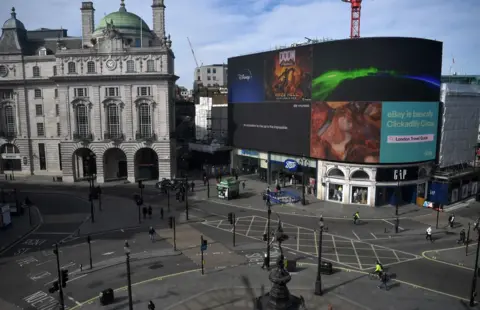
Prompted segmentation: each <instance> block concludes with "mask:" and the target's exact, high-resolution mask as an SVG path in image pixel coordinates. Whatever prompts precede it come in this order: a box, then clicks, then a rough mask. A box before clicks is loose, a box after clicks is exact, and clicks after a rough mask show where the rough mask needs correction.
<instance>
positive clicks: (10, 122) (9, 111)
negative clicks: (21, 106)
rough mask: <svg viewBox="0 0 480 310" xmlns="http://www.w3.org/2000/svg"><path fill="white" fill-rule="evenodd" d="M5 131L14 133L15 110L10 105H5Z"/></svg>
mask: <svg viewBox="0 0 480 310" xmlns="http://www.w3.org/2000/svg"><path fill="white" fill-rule="evenodd" d="M4 113H5V114H4V116H5V131H6V134H7V135H9V136H10V135H14V134H15V110H14V109H13V107H12V106H11V105H7V106H6V107H5V112H4Z"/></svg>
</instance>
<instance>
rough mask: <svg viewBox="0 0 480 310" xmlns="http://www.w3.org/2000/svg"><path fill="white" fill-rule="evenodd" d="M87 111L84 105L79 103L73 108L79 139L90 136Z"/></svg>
mask: <svg viewBox="0 0 480 310" xmlns="http://www.w3.org/2000/svg"><path fill="white" fill-rule="evenodd" d="M88 114H89V111H88V106H87V104H85V103H80V104H78V105H77V106H76V107H75V116H76V120H77V134H78V135H79V136H80V137H88V135H89V134H90V124H89V115H88Z"/></svg>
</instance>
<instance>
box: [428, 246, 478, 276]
mask: <svg viewBox="0 0 480 310" xmlns="http://www.w3.org/2000/svg"><path fill="white" fill-rule="evenodd" d="M458 248H463V246H460V247H454V248H447V249H440V250H430V251H424V252H422V257H423V258H426V259H428V260H429V261H432V262H436V263H440V264H445V265H449V266H454V267H457V268H461V269H466V270H471V271H473V270H474V269H473V268H468V267H465V266H461V265H457V264H453V263H449V262H444V261H442V260H437V259H434V258H431V257H428V256H427V254H426V253H429V252H441V251H448V250H454V249H458Z"/></svg>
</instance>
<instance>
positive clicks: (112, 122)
mask: <svg viewBox="0 0 480 310" xmlns="http://www.w3.org/2000/svg"><path fill="white" fill-rule="evenodd" d="M107 129H108V134H109V135H110V137H112V138H118V137H120V135H121V129H120V107H119V106H118V105H117V104H115V103H111V104H109V105H108V106H107Z"/></svg>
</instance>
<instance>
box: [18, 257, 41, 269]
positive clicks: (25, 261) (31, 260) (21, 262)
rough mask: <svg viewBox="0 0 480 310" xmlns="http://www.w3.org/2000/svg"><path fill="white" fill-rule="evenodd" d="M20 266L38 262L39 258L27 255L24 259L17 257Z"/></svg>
mask: <svg viewBox="0 0 480 310" xmlns="http://www.w3.org/2000/svg"><path fill="white" fill-rule="evenodd" d="M16 262H17V264H18V266H20V267H23V266H25V265H28V264H31V263H38V259H36V258H35V257H33V256H29V257H26V258H24V259H17V260H16Z"/></svg>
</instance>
